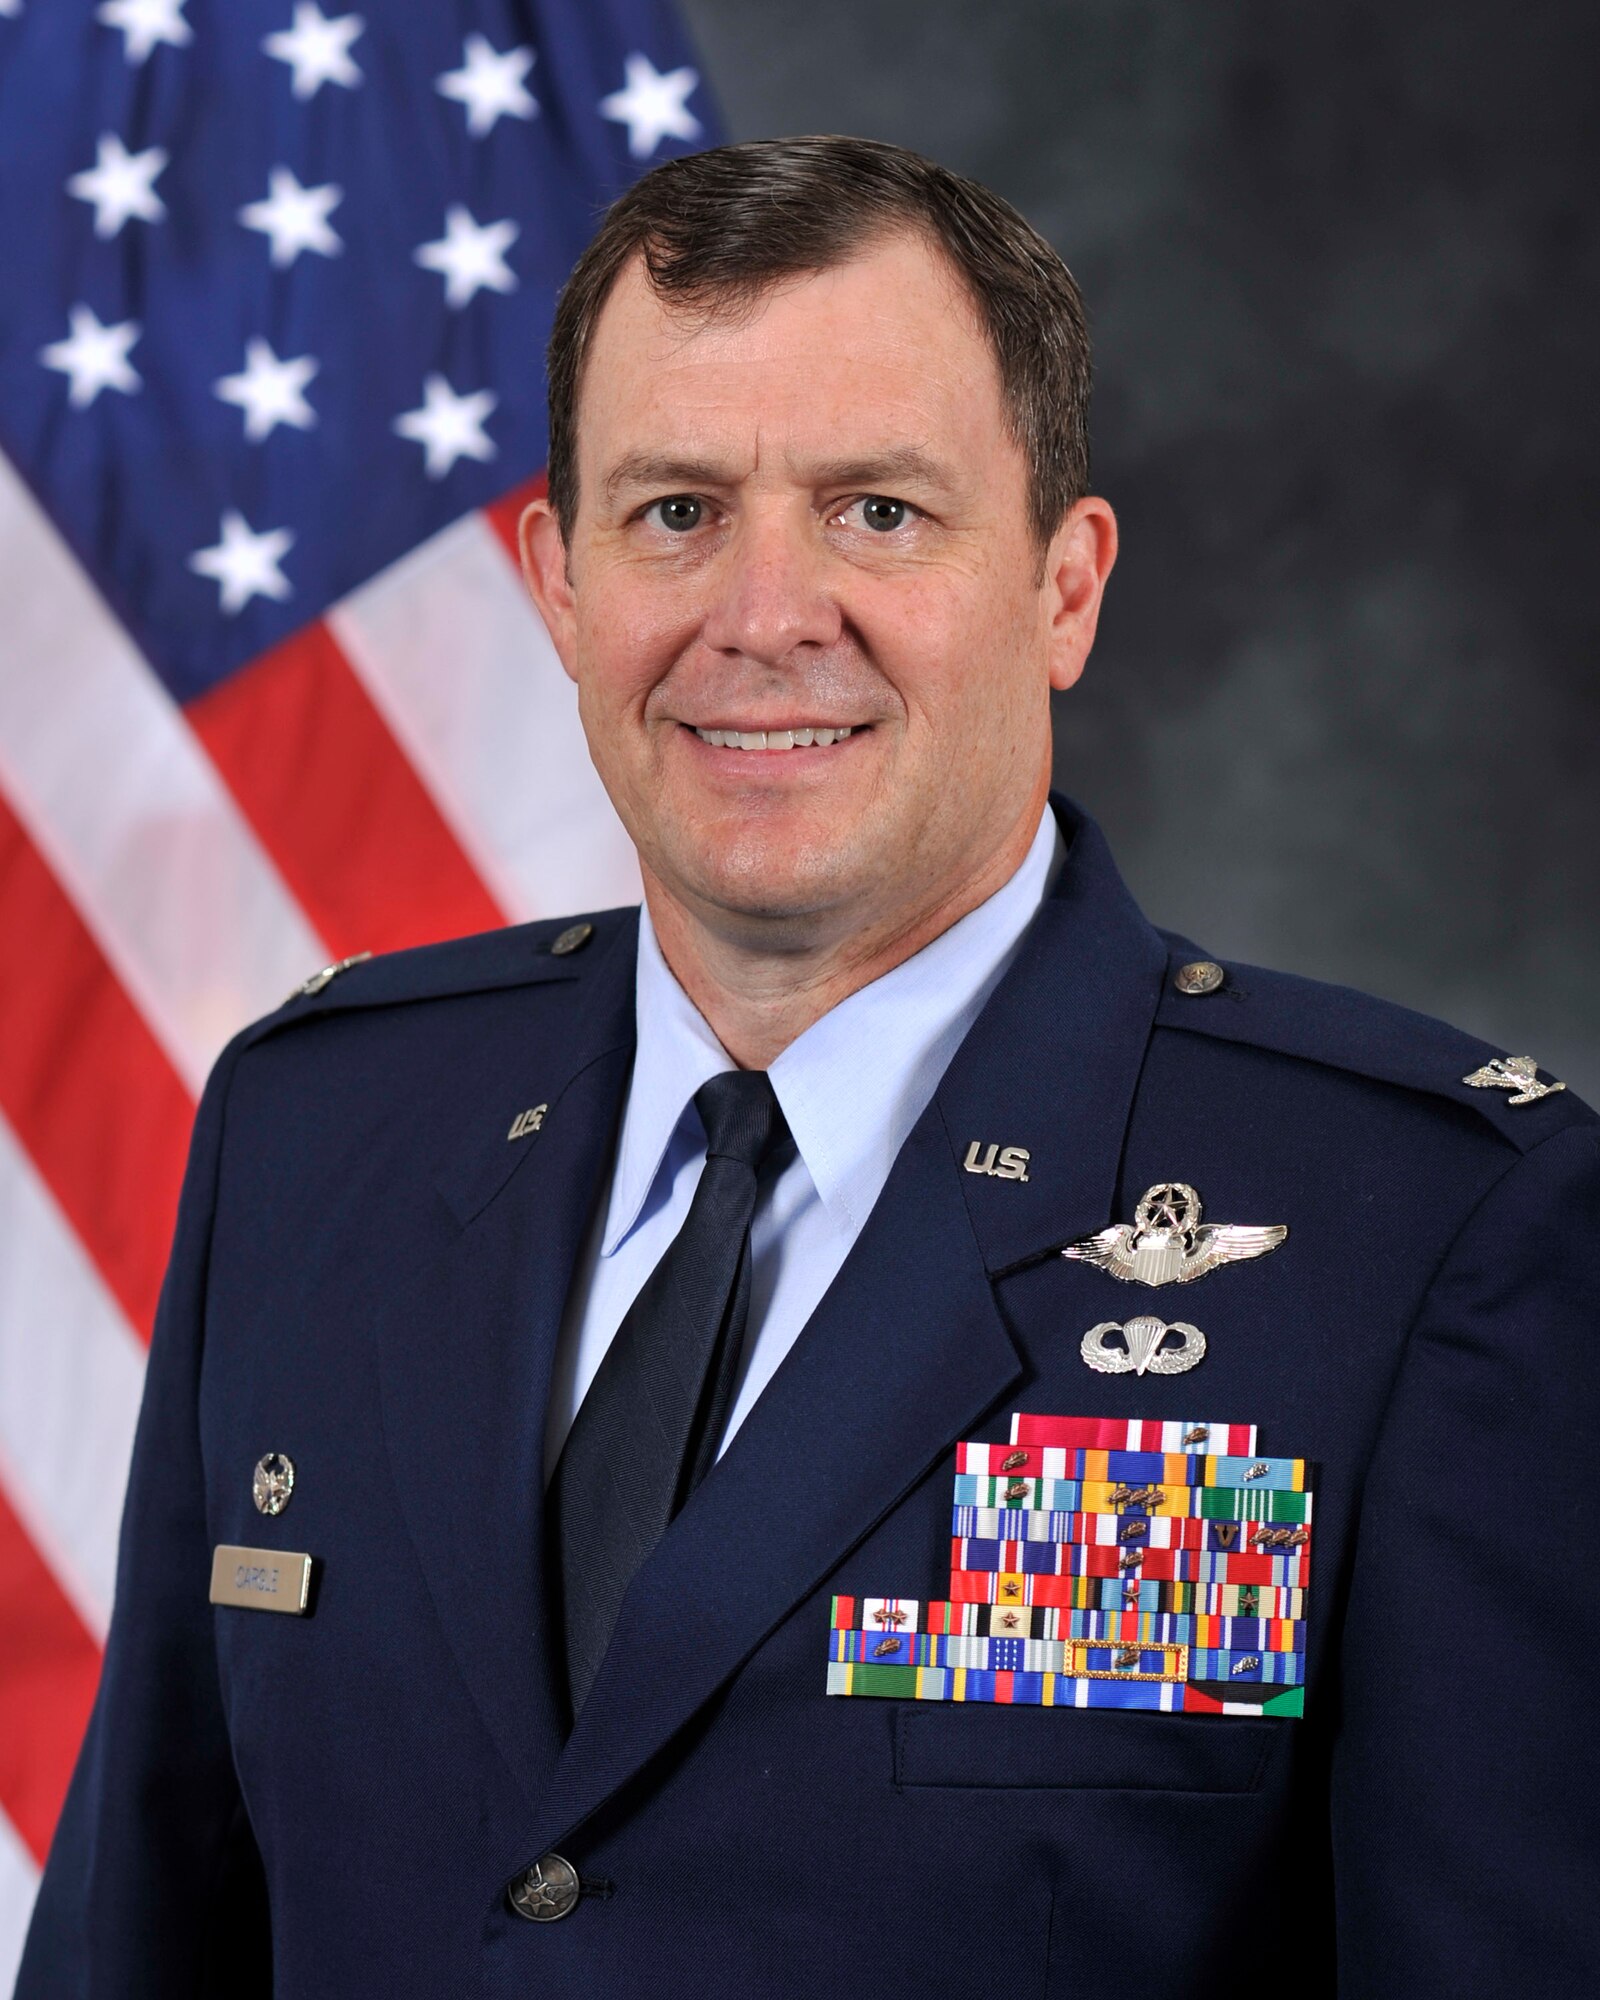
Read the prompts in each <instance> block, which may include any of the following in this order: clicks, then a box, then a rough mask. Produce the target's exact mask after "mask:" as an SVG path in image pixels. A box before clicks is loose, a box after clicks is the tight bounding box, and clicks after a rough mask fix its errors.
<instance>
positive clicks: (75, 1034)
mask: <svg viewBox="0 0 1600 2000" xmlns="http://www.w3.org/2000/svg"><path fill="white" fill-rule="evenodd" d="M0 1108H3V1109H4V1111H5V1115H6V1116H7V1118H8V1119H9V1120H10V1121H11V1124H12V1127H13V1129H14V1130H15V1132H16V1134H17V1137H18V1138H19V1140H20V1141H21V1142H22V1144H23V1145H24V1146H25V1147H26V1148H27V1150H28V1153H29V1155H30V1156H31V1158H32V1160H33V1163H34V1166H35V1167H36V1169H37V1170H38V1172H39V1175H40V1177H41V1178H42V1179H43V1181H44V1182H45V1184H46V1186H48V1187H49V1189H50V1191H51V1193H52V1194H53V1195H54V1196H55V1198H56V1200H57V1201H58V1202H59V1203H60V1205H61V1208H62V1211H63V1212H64V1214H65V1215H66V1217H67V1220H68V1221H69V1222H70V1223H71V1225H72V1227H73V1229H74V1230H75V1231H76V1232H77V1234H78V1236H79V1238H80V1239H81V1241H82V1243H83V1245H84V1248H85V1249H86V1250H87V1252H88V1253H89V1255H90V1256H91V1257H92V1258H93V1259H94V1262H95V1265H96V1267H97V1268H98V1270H99V1272H100V1274H101V1276H102V1277H103V1278H104V1279H105V1281H106V1284H107V1285H108V1286H109V1287H110V1289H111V1292H112V1293H113V1295H114V1296H115V1298H116V1299H117V1301H118V1303H119V1304H120V1305H121V1307H122V1309H123V1311H124V1312H125V1313H126V1314H127V1315H128V1318H129V1319H130V1320H131V1321H132V1323H133V1325H134V1326H135V1327H136V1328H137V1329H138V1331H139V1333H140V1334H141V1336H142V1337H143V1338H144V1339H145V1340H148V1339H149V1338H150V1329H151V1326H152V1324H153V1322H154V1319H155V1308H156V1298H157V1295H158V1293H159V1292H160V1289H161V1277H162V1272H163V1270H164V1268H165V1264H166V1257H167V1247H168V1245H169V1243H170V1242H171V1240H172V1226H173V1221H174V1218H175V1217H176V1215H177V1212H178V1190H179V1188H180V1186H181V1185H182V1181H183V1167H184V1157H185V1154H186V1153H187V1150H188V1144H189V1126H190V1123H191V1120H192V1118H193V1115H194V1107H193V1104H192V1103H191V1101H190V1098H189V1094H188V1092H187V1090H186V1089H185V1088H184V1085H183V1083H182V1081H181V1079H180V1078H179V1076H178V1073H177V1071H176V1070H175V1069H174V1068H173V1066H172V1064H171V1062H170V1061H169V1060H168V1059H167V1056H166V1053H165V1052H164V1051H163V1049H162V1048H161V1047H160V1045H159V1044H158V1043H157V1041H156V1039H155V1037H154V1036H153V1035H152V1034H151V1032H150V1030H149V1029H148V1028H147V1027H146V1026H145V1023H144V1020H143V1017H142V1016H141V1015H140V1014H139V1012H138V1010H137V1008H136V1007H135V1006H134V1004H133V1002H132V1001H131V1000H130V999H129V997H128V995H127V992H126V991H125V990H124V988H123V986H122V984H121V983H120V981H119V980H118V978H117V976H116V974H115V973H114V972H113V971H112V969H111V967H110V965H108V964H107V962H106V960H105V958H104V956H103V955H102V953H101V951H100V947H99V945H98V944H97V943H96V942H95V940H94V938H93V937H92V936H91V935H90V934H89V931H88V929H87V928H86V926H85V925H84V922H83V920H82V918H81V917H80V916H79V915H78V912H77V910H76V909H75V908H74V906H73V904H72V902H71V901H70V900H69V898H68V896H67V894H66V892H65V891H64V890H63V889H62V887H61V885H60V883H59V882H58V881H57V880H56V878H55V876H54V874H53V873H52V872H51V870H50V867H49V865H48V864H47V863H46V861H45V859H44V857H43V856H42V855H41V854H40V853H39V851H38V849H37V848H36V847H35V846H34V844H33V842H32V840H31V838H30V837H29V835H28V832H27V830H26V829H25V828H24V827H23V825H22V823H21V822H20V821H19V820H18V819H17V818H16V816H15V815H14V814H13V812H12V811H11V808H10V806H9V805H8V804H7V802H6V801H5V799H4V798H0Z"/></svg>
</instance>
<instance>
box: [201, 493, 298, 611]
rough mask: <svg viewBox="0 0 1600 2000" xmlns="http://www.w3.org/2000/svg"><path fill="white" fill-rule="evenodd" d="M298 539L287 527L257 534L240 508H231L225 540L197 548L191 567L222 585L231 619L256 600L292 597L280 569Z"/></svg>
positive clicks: (227, 513) (224, 605) (225, 517)
mask: <svg viewBox="0 0 1600 2000" xmlns="http://www.w3.org/2000/svg"><path fill="white" fill-rule="evenodd" d="M293 544H294V536H293V535H292V534H291V533H290V531H289V530H288V529H287V528H267V529H264V530H263V532H262V533H261V534H259V535H258V534H257V533H256V532H255V530H254V529H253V528H252V527H251V526H250V523H249V522H248V521H247V520H246V519H245V518H244V516H243V515H242V514H241V513H240V512H239V511H238V509H237V508H234V507H229V508H227V509H226V510H225V511H224V513H223V516H222V540H221V541H220V542H218V543H216V544H215V546H214V547H212V548H209V549H197V550H196V551H195V553H194V554H193V555H192V556H190V558H189V567H190V569H192V570H193V571H194V572H195V574H196V575H197V576H209V577H212V578H214V579H215V580H216V582H217V583H218V584H219V585H220V586H221V604H222V609H223V610H224V611H225V612H226V613H227V615H228V616H229V617H230V618H231V617H233V616H234V614H235V613H236V612H239V611H242V610H243V609H244V607H245V606H246V605H247V604H248V603H249V602H250V600H251V598H252V597H272V598H277V599H278V600H279V601H280V602H281V601H282V599H284V598H285V597H288V596H290V595H291V594H292V586H291V585H290V582H289V579H288V578H287V577H286V576H285V575H284V573H283V571H282V570H281V569H280V568H279V567H278V563H279V560H280V558H281V557H283V556H285V555H287V554H288V552H289V550H290V548H291V547H292V546H293Z"/></svg>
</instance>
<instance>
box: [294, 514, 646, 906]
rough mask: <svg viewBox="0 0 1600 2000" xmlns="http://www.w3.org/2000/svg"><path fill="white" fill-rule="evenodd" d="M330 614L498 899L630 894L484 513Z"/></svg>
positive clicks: (623, 863) (548, 654) (538, 627)
mask: <svg viewBox="0 0 1600 2000" xmlns="http://www.w3.org/2000/svg"><path fill="white" fill-rule="evenodd" d="M328 624H329V625H330V627H331V628H332V630H333V633H334V636H335V637H336V638H337V640H338V642H339V644H340V646H341V648H342V649H343V651H344V654H345V657H346V658H347V659H348V660H349V662H350V665H351V667H352V668H353V670H354V671H355V672H356V674H357V675H359V677H360V679H361V681H362V683H363V685H364V686H365V687H366V689H367V691H368V693H369V694H370V695H371V696H372V699H373V701H374V703H375V704H376V706H377V708H378V709H379V711H380V713H381V714H382V715H383V716H384V718H385V720H386V721H387V722H388V724H389V727H390V728H391V729H392V730H393V732H394V734H395V737H396V739H397V740H398V741H399V743H400V745H401V746H402V748H403V749H404V751H405V753H406V755H407V757H408V758H409V760H410V761H411V763H412V765H413V766H414V767H415V769H416V770H417V772H418V775H419V776H420V777H421V778H422V780H423V782H424V783H425V784H426V785H427V786H428V789H429V791H430V792H431V793H432V795H433V798H434V801H435V803H436V804H437V805H438V807H439V810H440V812H441V813H442V814H443V816H444V818H445V820H446V821H447V822H448V824H449V825H450V826H451V828H452V829H453V830H454V832H455V835H456V838H457V839H458V840H459V841H460V842H461V845H462V847H463V849H464V850H465V852H466V854H467V856H468V858H469V859H470V860H471V861H472V862H473V864H474V865H475V866H476V867H477V869H478V871H479V873H480V874H481V875H482V877H483V879H484V881H485V882H486V883H487V884H488V886H489V888H490V891H491V893H492V894H493V895H494V896H495V897H496V899H497V900H498V902H499V903H500V906H501V908H502V909H504V910H505V911H506V912H507V913H508V914H509V915H510V916H512V917H513V918H514V919H522V918H527V917H534V916H553V915H560V914H562V913H564V912H566V911H568V910H584V909H599V908H603V907H605V906H607V905H609V904H613V903H626V902H637V901H638V899H639V893H640V890H639V869H638V862H637V860H636V859H635V857H634V852H633V845H632V843H631V842H630V841H629V839H628V836H627V834H626V833H625V832H624V831H623V828H622V824H621V822H620V821H619V820H618V818H617V816H616V814H615V812H614V811H613V810H612V806H611V802H610V800H609V799H608V798H607V797H606V795H605V792H604V790H603V789H602V787H601V784H600V780H599V778H598V776H597V775H596V773H595V769H594V765H593V764H592V763H591V762H590V759H589V750H588V745H587V744H586V743H585V741H584V736H583V729H582V726H581V724H580V723H579V720H578V699H577V692H576V690H575V689H574V687H573V685H572V683H571V682H570V681H569V680H568V679H567V676H566V674H565V673H564V672H563V671H562V668H561V663H560V661H559V660H558V659H557V657H556V653H555V648H554V647H553V646H552V645H551V643H550V636H549V634H548V633H547V632H546V631H545V628H544V626H543V624H542V623H541V621H540V619H539V615H538V613H537V612H536V611H535V610H534V608H533V605H532V603H531V601H530V600H529V598H528V596H527V594H526V592H525V591H524V590H523V588H522V584H521V580H520V579H519V578H518V576H517V573H516V571H515V569H514V568H513V567H512V565H511V563H510V561H509V560H508V558H507V555H506V551H505V549H504V547H503V546H502V544H501V543H500V541H499V539H498V538H497V537H496V535H495V533H494V530H493V529H492V528H491V527H490V526H489V524H488V522H487V521H486V520H485V519H484V518H483V516H482V515H481V514H470V515H467V516H465V517H464V518H463V519H461V520H459V521H456V522H453V523H452V524H451V526H450V527H448V528H446V529H444V530H443V531H442V532H441V533H439V534H437V535H435V536H433V537H432V539H431V540H429V541H427V542H424V543H423V544H422V545H421V546H420V547H419V548H416V549H414V550H412V551H411V553H410V554H409V555H406V556H404V557H402V559H401V560H400V561H399V562H397V563H395V564H394V565H393V566H392V567H391V568H389V569H387V570H385V571H384V572H383V574H382V575H381V576H378V577H375V578H373V580H372V581H371V582H370V583H367V584H364V585H363V586H362V587H361V589H359V590H357V591H355V592H353V593H352V594H351V596H349V597H348V598H346V599H345V600H344V602H343V603H342V604H340V605H339V606H338V607H337V608H336V609H335V610H334V611H332V612H331V613H330V614H329V617H328Z"/></svg>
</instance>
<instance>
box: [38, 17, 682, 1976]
mask: <svg viewBox="0 0 1600 2000" xmlns="http://www.w3.org/2000/svg"><path fill="white" fill-rule="evenodd" d="M360 4H361V9H362V11H360V12H359V13H358V12H353V11H352V12H340V11H338V10H337V8H336V9H335V10H334V11H332V12H329V11H325V9H324V8H323V7H322V6H319V5H317V4H315V0H0V274H3V275H0V1989H3V1990H5V1991H9V1990H10V1983H11V1976H12V1974H13V1973H14V1970H15V1965H16V1961H17V1958H18V1956H19V1955H20V1950H21V1941H22V1935H23V1932H24V1929H25V1927H26V1923H27V1918H28V1913H29V1910H30V1908H31V1905H32V1901H33V1896H34V1891H35V1887H36V1884H37V1881H38V1873H39V1868H40V1866H41V1864H42V1862H43V1859H44V1855H45V1852H46V1849H47V1847H48V1845H49V1841H50V1836H51V1832H52V1829H53V1827H54V1824H55V1819H56V1814H57V1812H58V1810H59V1807H60V1803H61V1799H62V1796H63V1794H64V1792H65V1789H66V1783H67V1779H68V1776H69V1774H70V1770H71V1766H72V1761H73V1758H74V1755H75V1753H76V1750H77V1746H78V1741H79V1738H80V1735H81V1733H82V1729H83V1726H84V1723H85V1721H86V1719H87V1715H88V1710H89V1705H90V1702H91V1700H92V1698H93V1693H94V1687H95V1682H96V1677H97V1674H98V1671H99V1660H100V1648H101V1644H102V1641H103V1639H104V1635H105V1631H106V1625H107V1620H108V1617H109V1614H110V1608H111V1596H112V1585H113V1578H114V1568H115V1551H116V1532H117V1523H118V1518H119V1514H120V1510H121V1504H122V1492H123V1484H124V1479H125V1474H126V1469H127V1463H128V1457H129V1452H130V1448H131V1444H132V1437H133V1426H134V1419H135V1415H136V1412H137V1406H138V1401H139V1395H140V1388H141V1383H142V1378H143V1370H144V1354H145V1345H146V1343H147V1341H148V1339H149V1335H150V1326H151V1320H152V1316H153V1312H154V1308H155V1301H156V1293H157V1289H158V1287H159V1284H160V1280H161V1274H162V1269H163V1266H164V1262H165V1258H166V1253H167V1246H168V1242H169V1239H170V1235H171V1229H172V1221H173V1216H174V1213H175V1211H176V1205H177V1195H178V1183H179V1177H180V1174H181V1170H182V1164H183V1158H184V1152H185V1147H186V1144H187V1140H188V1134H189V1125H190V1119H191V1115H192V1111H193V1107H194V1104H195V1101H196V1097H197V1094H198V1092H199V1089H200V1086H201V1083H202V1081H203V1079H204V1076H205V1073H206V1070H207V1068H208V1066H209V1065H210V1063H211V1061H212V1059H213V1057H214V1056H215V1055H216V1054H217V1052H218V1050H219V1049H220V1047H221V1046H222V1043H223V1042H224V1041H225V1040H226V1039H227V1037H228V1036H229V1035H230V1034H231V1033H232V1032H233V1030H234V1029H236V1028H238V1027H239V1026H241V1025H242V1024H243V1023H244V1022H245V1021H247V1020H249V1019H251V1018H252V1017H254V1016H256V1015H258V1014H260V1013H263V1012H265V1011H267V1010H268V1009H270V1008H272V1007H275V1006H276V1005H277V1004H278V1003H279V1002H280V1001H282V1000H283V998H284V997H285V996H286V994H287V993H288V992H289V990H290V989H291V988H292V987H294V986H295V985H297V984H298V983H299V982H300V981H301V980H303V979H305V978H306V977H307V975H308V974H310V973H311V972H313V971H314V970H315V969H316V968H317V967H319V966H321V965H323V964H324V963H326V962H328V961H330V960H333V959H337V958H340V957H343V956H345V955H346V954H350V953H355V952H359V951H365V950H371V951H383V950H387V949H392V948H395V947H398V946H403V945H410V944H417V943H421V942H424V941H427V940H429V939H433V938H438V937H444V936H449V935H452V934H457V933H461V932H466V931H473V930H482V929H485V928H488V927H490V926H492V925H496V924H500V923H502V922H507V921H520V920H522V919H525V918H528V917H532V916H538V915H550V914H554V913H557V912H559V911H562V910H567V909H582V908H587V907H594V906H596V905H604V904H608V903H615V902H619V901H626V900H630V899H632V898H635V897H636V896H637V893H638V878H637V871H636V865H635V862H634V858H633V854H632V850H631V848H630V847H629V845H628V842H627V840H626V838H625V836H624V835H623V833H622V830H621V828H620V826H619V825H618V823H617V822H616V820H615V818H614V817H613V816H612V814H611V810H610V807H609V805H608V804H607V802H606V800H605V797H604V795H603V793H602V792H601V790H600V787H599V784H598V781H597V779H596V778H595V775H594V772H593V769H592V766H591V765H590V763H589V759H588V755H587V752H586V750H585V748H584V743H583V738H582V734H581V731H580V729H579V726H578V719H577V709H576V702H575V699H574V696H573V692H572V689H571V687H570V684H569V683H568V682H567V680H566V678H565V676H564V675H563V674H562V672H561V670H560V667H559V665H558V664H557V662H556V660H555V657H554V654H553V652H552V650H551V647H550V643H549V640H548V638H547V636H546V634H545V632H544V629H543V627H542V626H541V625H540V624H539V622H538V620H537V617H536V616H535V614H534V612H533V610H532V608H531V606H530V605H529V603H528V601H527V599H526V597H525V596H524V594H523V591H522V588H521V584H520V580H519V578H518V576H517V573H516V569H515V562H514V535H515V524H516V519H517V515H518V512H519V511H520V508H521V506H522V504H523V503H524V502H525V500H526V499H527V497H528V496H529V494H530V493H531V492H533V491H535V490H537V488H536V482H537V481H538V479H539V478H540V476H541V472H542V468H543V465H544V461H545V450H546V432H545V415H544V377H543V352H544V343H545V340H546V337H547V335H548V332H549V326H550V320H551V315H552V311H553V307H554V301H555V295H556V291H557V289H558V287H559V285H560V283H561V280H562V278H563V277H564V276H565V274H566V272H567V271H568V270H569V269H570V267H571V265H572V263H573V261H574V259H575V258H576V256H577V254H578V252H579V251H580V250H581V249H582V247H583V245H584V244H585V242H586V241H587V239H588V237H589V235H590V234H591V232H592V229H593V226H594V223H595V220H596V217H597V215H598V213H599V210H600V208H601V207H602V206H603V204H604V203H605V201H606V200H607V199H609V197H610V196H611V195H613V194H614V193H616V192H617V191H619V190H620V188H621V187H622V186H624V185H625V184H626V183H627V182H628V181H629V180H630V179H631V178H633V177H634V176H635V175H636V174H638V173H640V172H641V171H643V170H644V168H645V167H646V166H648V165H649V164H651V163H652V162H654V161H656V160H658V159H661V158H664V157H665V156H666V155H667V154H669V153H671V152H682V151H688V150H692V149H693V148H695V147H697V146H702V145H705V144H707V143H710V141H711V138H712V134H711V132H710V131H709V130H708V127H709V126H710V124H711V122H712V114H711V113H710V112H709V110H708V108H707V106H706V104H705V101H704V91H703V87H702V86H701V84H700V80H699V77H698V76H697V74H696V71H695V69H694V67H693V66H692V64H691V62H690V59H689V53H688V51H687V49H686V47H685V44H684V39H683V32H682V29H681V27H680V26H679V24H678V23H677V22H676V20H675V19H674V18H673V16H672V15H671V14H670V13H669V12H668V11H667V10H666V8H665V7H664V6H663V5H662V4H659V0H360Z"/></svg>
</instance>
